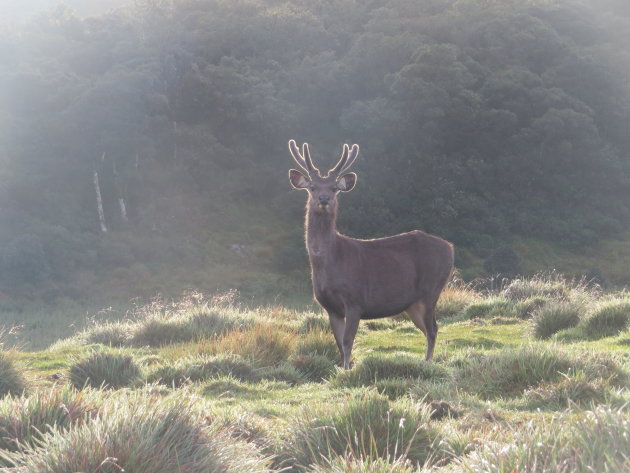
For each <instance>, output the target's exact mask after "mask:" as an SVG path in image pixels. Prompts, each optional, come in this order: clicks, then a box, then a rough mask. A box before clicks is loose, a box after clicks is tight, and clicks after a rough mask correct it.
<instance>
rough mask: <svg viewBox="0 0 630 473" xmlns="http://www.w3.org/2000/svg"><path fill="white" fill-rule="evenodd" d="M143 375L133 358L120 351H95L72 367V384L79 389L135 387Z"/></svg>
mask: <svg viewBox="0 0 630 473" xmlns="http://www.w3.org/2000/svg"><path fill="white" fill-rule="evenodd" d="M141 375H142V373H141V371H140V368H139V367H138V365H137V364H136V362H135V360H134V359H133V356H131V355H129V354H126V353H124V352H119V351H95V352H92V353H91V354H90V355H88V356H87V357H85V358H83V359H80V360H77V361H75V362H74V363H73V364H72V365H71V366H70V383H71V384H72V385H73V386H74V387H75V388H77V389H83V388H84V387H85V386H92V387H94V388H100V387H106V388H111V389H117V388H121V387H125V386H133V385H134V384H137V383H138V381H140V378H141Z"/></svg>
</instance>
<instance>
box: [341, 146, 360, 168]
mask: <svg viewBox="0 0 630 473" xmlns="http://www.w3.org/2000/svg"><path fill="white" fill-rule="evenodd" d="M358 157H359V145H358V144H353V145H352V148H351V149H350V154H349V155H348V159H347V160H346V162H345V164H344V165H343V166H342V167H341V169H340V170H339V174H342V173H344V172H346V171H347V170H348V169H350V166H352V165H353V164H354V162H355V160H356V159H357V158H358Z"/></svg>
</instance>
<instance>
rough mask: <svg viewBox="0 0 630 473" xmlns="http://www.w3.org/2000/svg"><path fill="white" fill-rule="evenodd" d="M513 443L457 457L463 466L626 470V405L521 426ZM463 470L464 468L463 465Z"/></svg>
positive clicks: (629, 424)
mask: <svg viewBox="0 0 630 473" xmlns="http://www.w3.org/2000/svg"><path fill="white" fill-rule="evenodd" d="M519 430H520V435H519V436H518V438H516V439H515V441H513V442H510V443H509V444H498V443H495V442H489V443H488V445H487V446H486V447H485V448H483V449H481V450H478V451H476V452H473V453H471V454H470V455H468V456H466V457H463V458H460V459H458V460H457V463H458V464H459V465H458V466H459V467H460V468H461V470H463V471H506V472H507V471H519V472H520V471H522V472H528V473H547V472H550V471H556V472H570V473H592V472H594V471H598V472H621V471H628V468H629V467H630V459H629V458H628V452H630V435H628V432H629V431H630V416H629V415H628V412H627V410H612V409H609V408H603V407H602V408H598V409H596V410H594V411H592V412H586V413H585V414H584V415H583V416H580V417H578V418H575V417H574V416H569V415H566V416H564V417H560V418H556V419H554V420H553V421H552V422H548V423H540V422H536V423H535V422H532V423H530V424H529V425H527V426H524V427H522V428H521V429H519ZM458 471H459V470H458Z"/></svg>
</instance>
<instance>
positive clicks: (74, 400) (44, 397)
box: [0, 387, 97, 466]
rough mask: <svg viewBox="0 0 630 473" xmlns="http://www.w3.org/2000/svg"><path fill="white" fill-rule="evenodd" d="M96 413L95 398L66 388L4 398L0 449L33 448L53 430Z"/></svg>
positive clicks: (0, 424)
mask: <svg viewBox="0 0 630 473" xmlns="http://www.w3.org/2000/svg"><path fill="white" fill-rule="evenodd" d="M96 412H97V402H96V400H95V399H94V395H92V394H91V393H89V392H86V391H78V392H77V391H75V390H74V389H71V388H68V387H66V388H53V389H51V390H49V391H35V392H34V393H32V394H30V395H29V396H20V397H11V396H9V397H6V398H5V399H4V400H2V401H0V450H6V451H17V450H19V449H20V448H25V447H27V446H34V445H36V442H37V441H38V440H41V438H42V435H43V434H44V433H46V432H48V431H50V430H51V429H52V428H55V427H58V428H60V429H61V428H68V427H70V426H71V425H74V424H75V423H76V422H78V421H81V420H83V419H85V418H86V417H87V416H90V415H93V414H95V413H96ZM0 466H2V460H0Z"/></svg>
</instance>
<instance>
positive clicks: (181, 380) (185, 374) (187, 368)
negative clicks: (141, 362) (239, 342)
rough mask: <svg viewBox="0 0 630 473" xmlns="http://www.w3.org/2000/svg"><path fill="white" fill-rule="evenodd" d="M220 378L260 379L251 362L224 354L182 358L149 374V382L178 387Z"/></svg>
mask: <svg viewBox="0 0 630 473" xmlns="http://www.w3.org/2000/svg"><path fill="white" fill-rule="evenodd" d="M218 376H232V377H234V378H236V379H239V380H241V381H258V380H259V379H260V376H259V375H258V373H257V372H256V370H255V368H254V366H253V365H252V362H251V361H248V360H246V359H244V358H243V357H241V356H238V355H225V354H223V355H216V356H209V355H202V356H198V357H191V358H182V359H179V360H177V361H175V362H173V363H167V364H163V365H160V366H158V367H157V368H155V369H154V370H153V371H152V372H151V373H149V375H148V377H147V380H148V382H158V383H160V384H164V385H166V386H176V387H177V386H181V385H183V384H185V383H188V382H196V381H205V380H208V379H211V378H214V377H218Z"/></svg>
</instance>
